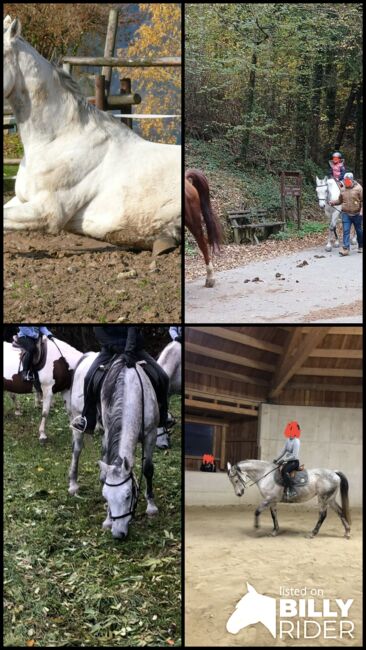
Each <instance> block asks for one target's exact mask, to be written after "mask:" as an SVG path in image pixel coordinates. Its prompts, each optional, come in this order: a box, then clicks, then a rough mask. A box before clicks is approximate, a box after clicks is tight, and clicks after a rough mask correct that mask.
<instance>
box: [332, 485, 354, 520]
mask: <svg viewBox="0 0 366 650" xmlns="http://www.w3.org/2000/svg"><path fill="white" fill-rule="evenodd" d="M336 474H338V476H339V478H340V479H341V497H342V513H343V517H344V518H345V520H346V521H347V523H348V524H349V525H351V514H350V511H349V502H348V481H347V479H346V477H345V475H344V474H342V472H336Z"/></svg>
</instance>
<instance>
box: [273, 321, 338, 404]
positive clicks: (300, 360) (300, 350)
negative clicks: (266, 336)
mask: <svg viewBox="0 0 366 650" xmlns="http://www.w3.org/2000/svg"><path fill="white" fill-rule="evenodd" d="M328 333H329V327H312V328H311V330H310V331H309V333H308V334H305V335H304V334H303V332H302V328H301V327H294V328H293V330H292V331H291V332H289V336H288V341H287V345H286V346H285V349H284V353H283V356H282V357H281V358H280V360H279V364H278V366H277V369H276V371H275V374H274V376H273V379H272V385H271V390H270V393H269V398H274V397H277V395H279V394H280V393H281V391H282V390H283V389H284V387H285V386H286V384H287V383H288V382H289V381H290V379H291V377H293V376H294V375H295V374H296V372H297V371H298V370H299V369H300V368H301V366H302V365H303V364H304V362H305V361H306V359H307V358H308V357H309V354H310V352H312V351H313V350H315V349H316V348H317V347H318V346H319V345H320V344H321V342H322V341H323V340H324V338H325V337H326V336H327V334H328Z"/></svg>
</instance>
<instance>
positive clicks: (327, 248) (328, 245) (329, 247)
mask: <svg viewBox="0 0 366 650" xmlns="http://www.w3.org/2000/svg"><path fill="white" fill-rule="evenodd" d="M325 250H326V251H327V253H330V252H331V250H332V246H331V244H327V245H326V247H325Z"/></svg>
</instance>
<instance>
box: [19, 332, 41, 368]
mask: <svg viewBox="0 0 366 650" xmlns="http://www.w3.org/2000/svg"><path fill="white" fill-rule="evenodd" d="M12 346H13V348H18V349H20V350H21V351H22V352H21V355H20V360H21V361H23V359H24V356H25V354H26V350H24V348H23V347H22V344H21V339H18V337H17V336H14V337H13V342H12ZM46 359H47V336H39V337H38V339H37V341H36V348H35V350H34V352H33V356H32V361H31V366H32V369H33V370H36V371H37V372H38V371H39V370H42V368H44V366H45V364H46Z"/></svg>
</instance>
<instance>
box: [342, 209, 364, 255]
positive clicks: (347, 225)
mask: <svg viewBox="0 0 366 650" xmlns="http://www.w3.org/2000/svg"><path fill="white" fill-rule="evenodd" d="M352 223H353V225H354V227H355V231H356V236H357V243H358V247H359V248H362V242H363V233H362V217H361V215H360V214H347V212H342V224H343V248H348V250H349V248H350V243H349V233H350V230H351V224H352Z"/></svg>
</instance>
